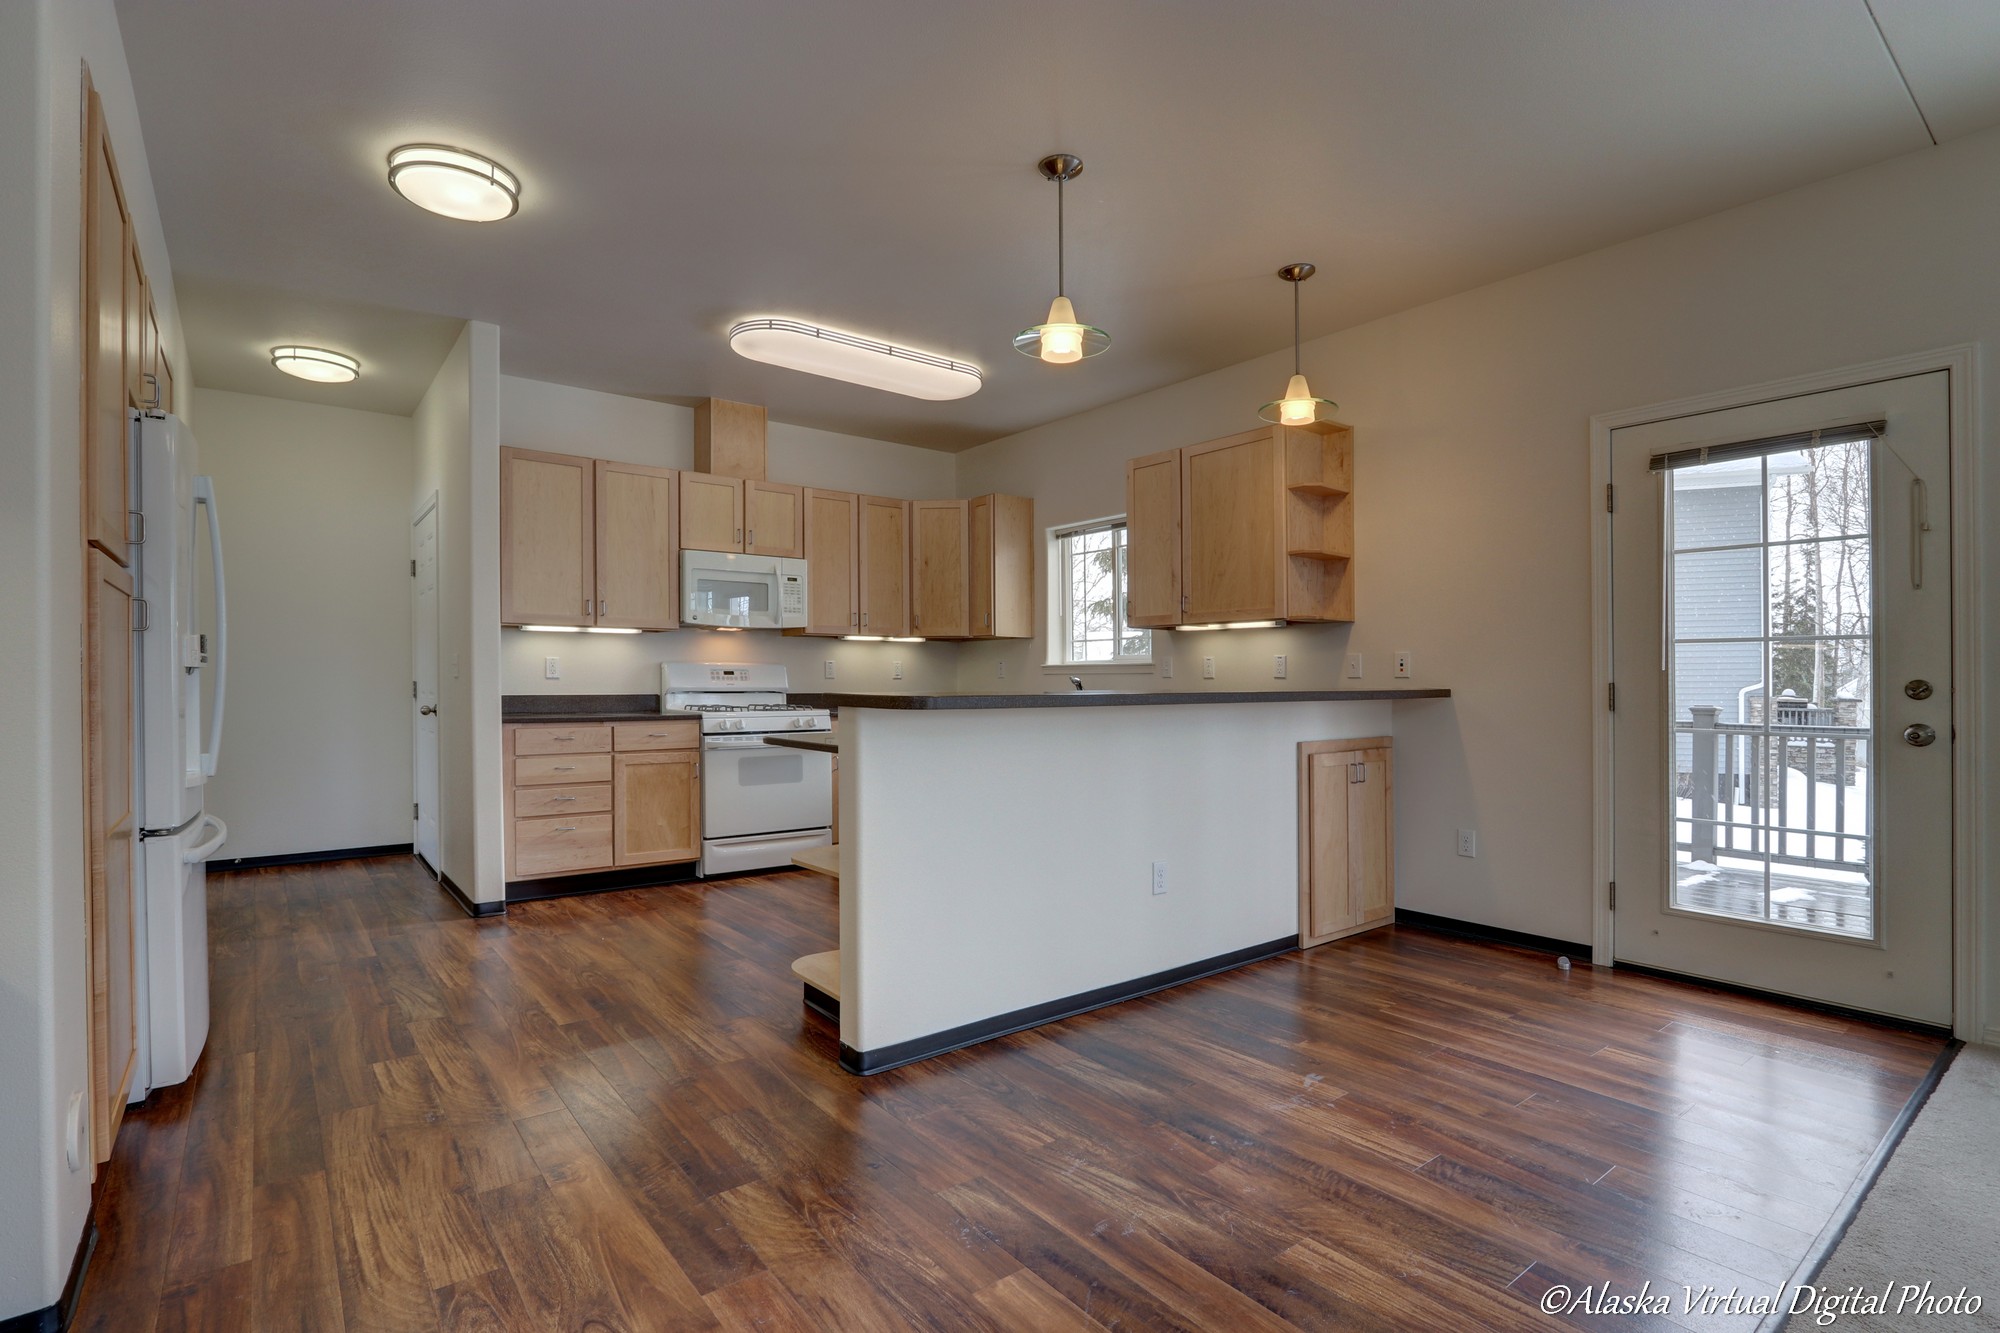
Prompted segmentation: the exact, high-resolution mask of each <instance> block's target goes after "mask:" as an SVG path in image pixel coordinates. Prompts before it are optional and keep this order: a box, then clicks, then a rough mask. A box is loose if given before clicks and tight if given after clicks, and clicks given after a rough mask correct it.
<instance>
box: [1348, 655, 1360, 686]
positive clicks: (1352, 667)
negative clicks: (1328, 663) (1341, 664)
mask: <svg viewBox="0 0 2000 1333" xmlns="http://www.w3.org/2000/svg"><path fill="white" fill-rule="evenodd" d="M1347 678H1348V679H1349V680H1360V679H1361V654H1360V653H1349V654H1348V655H1347Z"/></svg>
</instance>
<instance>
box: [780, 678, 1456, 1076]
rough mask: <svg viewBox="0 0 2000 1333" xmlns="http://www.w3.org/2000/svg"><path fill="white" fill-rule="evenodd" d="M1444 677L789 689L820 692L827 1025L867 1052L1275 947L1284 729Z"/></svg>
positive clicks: (1345, 713) (1289, 741) (1101, 999)
mask: <svg viewBox="0 0 2000 1333" xmlns="http://www.w3.org/2000/svg"><path fill="white" fill-rule="evenodd" d="M1449 696H1450V691H1448V690H1440V689H1422V690H1417V689H1411V690H1283V691H1278V690H1273V691H1253V692H1226V693H1225V692H1220V691H1216V692H1202V691H1184V692H1159V693H1152V692H1126V691H1113V690H1083V691H1064V692H1060V693H1049V694H997V695H969V694H893V695H892V694H846V693H827V694H799V695H794V696H793V697H794V699H795V701H797V702H799V703H803V704H806V705H807V706H816V707H829V708H837V709H839V710H840V724H839V727H838V736H839V754H840V779H839V780H840V808H841V812H842V828H841V833H840V886H841V891H840V973H839V1004H840V1045H841V1063H842V1065H843V1067H845V1068H846V1069H848V1070H849V1071H851V1072H854V1073H875V1072H878V1071H880V1070H884V1069H889V1068H893V1067H895V1066H896V1065H899V1064H906V1063H908V1062H910V1061H912V1060H917V1059H922V1058H924V1057H926V1056H929V1055H935V1054H939V1053H941V1052H943V1051H946V1050H951V1049H954V1048H955V1047H958V1046H963V1045H967V1044H970V1043H972V1042H975V1041H981V1040H984V1039H986V1038H988V1037H994V1036H998V1035H1001V1034H1002V1033H1005V1032H1010V1031H1016V1030H1019V1029H1021V1028H1025V1027H1032V1026H1034V1025H1036V1024H1039V1023H1044V1022H1048V1021H1050V1020H1052V1019H1055V1018H1059V1017H1062V1016H1065V1015H1067V1014H1072V1013H1077V1012H1080V1011H1082V1010H1085V1009H1090V1008H1095V1007H1097V1006H1098V1005H1100V1004H1105V1003H1111V1002H1114V1001H1116V1000H1119V999H1125V998H1129V997H1131V996H1133V995H1138V994H1143V993H1145V992H1146V991H1149V990H1156V989H1159V988H1160V987H1162V986H1168V985H1173V984H1176V983H1178V982H1181V981H1186V980H1191V979H1193V978H1194V977H1198V976H1202V975H1206V974H1208V973H1211V972H1216V971H1221V970H1223V969H1226V968H1230V967H1235V966H1239V965H1241V964H1243V963H1247V962H1252V961H1255V960H1257V959H1259V958H1265V957H1269V956H1271V955H1274V954H1277V953H1281V952H1284V951H1285V950H1287V949H1290V948H1292V947H1294V946H1295V945H1296V944H1297V941H1298V938H1299V906H1298V902H1299V891H1298V760H1297V746H1298V743H1299V742H1301V741H1308V740H1335V739H1350V738H1353V739H1359V738H1363V737H1377V736H1389V735H1392V734H1393V732H1394V726H1393V725H1392V715H1393V713H1394V711H1395V709H1396V707H1397V705H1399V704H1415V705H1416V706H1423V705H1422V704H1421V703H1420V702H1419V701H1424V700H1438V699H1445V698H1448V697H1449Z"/></svg>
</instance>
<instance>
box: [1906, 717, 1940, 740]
mask: <svg viewBox="0 0 2000 1333" xmlns="http://www.w3.org/2000/svg"><path fill="white" fill-rule="evenodd" d="M1936 739H1937V728H1936V727H1933V726H1929V725H1926V724H1925V723H1922V722H1912V723H1911V724H1910V725H1909V726H1907V727H1904V728H1903V740H1904V741H1905V742H1906V743H1908V744H1910V745H1917V746H1923V745H1929V744H1930V743H1931V742H1932V741H1934V740H1936Z"/></svg>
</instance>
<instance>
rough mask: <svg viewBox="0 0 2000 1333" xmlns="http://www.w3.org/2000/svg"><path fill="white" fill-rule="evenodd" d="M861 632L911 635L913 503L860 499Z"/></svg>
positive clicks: (872, 498)
mask: <svg viewBox="0 0 2000 1333" xmlns="http://www.w3.org/2000/svg"><path fill="white" fill-rule="evenodd" d="M860 548H861V553H860V565H861V632H862V633H863V634H896V635H902V634H908V633H909V632H910V502H909V501H907V500H886V499H883V498H882V497H881V496H879V495H864V496H862V497H861V540H860Z"/></svg>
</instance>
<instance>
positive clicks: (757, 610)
mask: <svg viewBox="0 0 2000 1333" xmlns="http://www.w3.org/2000/svg"><path fill="white" fill-rule="evenodd" d="M777 563H778V562H777V561H776V560H775V559H773V558H772V557H770V556H744V555H733V554H731V553H729V552H727V551H686V552H683V553H682V555H681V623H682V624H683V625H723V626H729V627H732V628H736V629H777V628H779V627H780V624H781V621H780V617H779V602H780V592H779V585H780V579H779V577H778V569H777Z"/></svg>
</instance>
